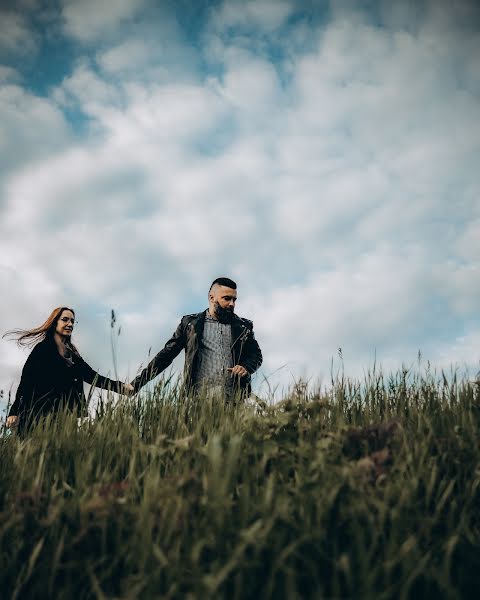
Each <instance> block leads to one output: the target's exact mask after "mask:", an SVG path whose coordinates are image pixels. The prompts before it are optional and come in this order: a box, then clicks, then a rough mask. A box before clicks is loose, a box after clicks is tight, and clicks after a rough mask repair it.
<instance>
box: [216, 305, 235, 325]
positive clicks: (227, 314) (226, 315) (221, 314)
mask: <svg viewBox="0 0 480 600" xmlns="http://www.w3.org/2000/svg"><path fill="white" fill-rule="evenodd" d="M233 314H234V313H233V308H222V307H221V306H220V304H219V303H218V302H215V316H216V317H217V320H218V321H219V322H220V323H231V322H232V321H233Z"/></svg>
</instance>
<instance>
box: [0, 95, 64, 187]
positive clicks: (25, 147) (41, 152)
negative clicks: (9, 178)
mask: <svg viewBox="0 0 480 600" xmlns="http://www.w3.org/2000/svg"><path fill="white" fill-rule="evenodd" d="M69 140H70V132H69V127H68V124H67V122H66V120H65V117H64V115H63V113H62V112H61V111H59V110H58V109H57V108H56V106H55V105H54V104H53V103H52V102H50V101H49V100H47V99H45V98H40V97H38V96H35V95H33V94H30V93H28V92H27V91H25V89H24V88H23V87H21V86H20V85H14V84H11V83H7V84H5V85H3V86H0V154H1V155H2V167H1V170H2V171H4V170H5V169H7V168H8V169H11V170H13V169H15V168H16V167H18V166H20V165H21V166H22V167H23V166H25V165H28V163H29V162H30V161H32V160H34V159H36V158H40V157H43V156H46V155H48V154H50V153H52V152H56V151H59V150H60V149H62V148H64V147H65V145H66V144H67V143H68V142H69ZM30 185H32V182H31V181H30Z"/></svg>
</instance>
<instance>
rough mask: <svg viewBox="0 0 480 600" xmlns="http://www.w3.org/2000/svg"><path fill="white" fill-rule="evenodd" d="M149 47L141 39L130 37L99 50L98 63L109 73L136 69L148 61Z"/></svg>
mask: <svg viewBox="0 0 480 600" xmlns="http://www.w3.org/2000/svg"><path fill="white" fill-rule="evenodd" d="M150 52H151V49H150V48H149V46H148V45H147V43H146V42H145V41H143V40H137V39H131V40H128V41H126V42H123V43H121V44H118V45H117V46H114V47H113V48H108V49H107V50H105V51H103V52H101V53H100V54H99V56H98V63H99V64H100V66H101V67H102V68H103V69H104V70H105V71H107V72H109V73H119V72H122V71H125V70H127V71H128V70H131V69H138V66H139V65H142V67H143V65H145V63H148V61H149V57H150Z"/></svg>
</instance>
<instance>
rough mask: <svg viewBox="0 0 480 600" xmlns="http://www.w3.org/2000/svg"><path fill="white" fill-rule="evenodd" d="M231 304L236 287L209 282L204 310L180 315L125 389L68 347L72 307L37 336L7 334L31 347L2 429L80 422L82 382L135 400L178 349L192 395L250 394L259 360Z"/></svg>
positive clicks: (248, 325) (247, 324) (249, 328)
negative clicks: (51, 420) (50, 418)
mask: <svg viewBox="0 0 480 600" xmlns="http://www.w3.org/2000/svg"><path fill="white" fill-rule="evenodd" d="M236 300H237V284H236V283H235V282H234V281H232V280H231V279H228V278H226V277H220V278H218V279H215V281H214V282H213V283H212V285H211V286H210V290H209V292H208V304H209V307H208V309H207V310H205V311H203V312H201V313H197V314H192V315H187V316H184V317H183V318H182V320H181V321H180V324H179V326H178V327H177V329H176V331H175V333H174V334H173V336H172V337H171V338H170V340H169V341H168V342H167V343H166V344H165V347H164V348H163V349H162V350H161V351H160V352H159V353H158V354H157V355H156V356H155V358H154V359H153V360H152V361H151V362H150V364H149V365H148V366H147V367H146V368H145V369H143V371H142V372H141V373H140V374H139V375H138V377H136V379H134V380H133V381H132V383H131V384H130V383H126V384H124V383H122V382H121V381H113V380H111V379H108V378H107V377H103V376H101V375H99V374H98V373H96V372H95V371H94V370H93V369H92V368H91V367H90V366H89V365H88V364H87V363H86V362H85V361H84V360H83V358H82V357H81V356H80V354H79V352H78V350H77V348H76V347H75V345H74V344H73V342H72V332H73V327H74V325H75V312H74V311H73V310H72V309H71V308H67V307H65V306H62V307H59V308H56V309H55V310H54V311H53V312H52V314H51V315H50V317H49V318H48V319H47V320H46V321H45V323H44V324H43V325H41V326H40V327H37V328H35V329H30V330H13V331H10V332H7V334H6V335H14V336H16V337H17V341H18V343H19V344H21V345H22V344H23V345H29V344H34V343H36V345H35V346H34V348H33V350H32V352H31V353H30V355H29V357H28V359H27V361H26V363H25V366H24V367H23V371H22V377H21V380H20V384H19V386H18V390H17V394H16V397H15V402H14V403H13V404H12V406H11V408H10V412H9V416H8V418H7V427H13V426H17V427H18V429H19V431H24V430H25V429H26V428H28V427H29V426H30V425H31V424H32V423H34V422H35V421H36V420H38V419H39V418H41V417H44V416H47V415H48V414H52V413H56V412H58V411H59V410H60V409H61V408H62V407H67V408H69V409H70V410H72V411H74V412H76V413H77V414H78V415H79V416H81V415H84V414H85V413H86V400H85V396H84V393H83V382H84V381H86V382H87V383H90V384H91V385H95V386H97V387H101V388H104V389H109V390H112V391H115V392H117V393H124V394H128V393H132V392H134V393H136V392H138V391H139V390H140V389H141V388H142V387H143V386H144V385H145V384H146V383H147V382H148V381H150V380H151V379H153V378H154V377H156V376H157V375H159V374H160V373H161V372H162V371H163V370H165V369H166V368H167V367H168V366H169V365H170V364H171V363H172V361H173V359H174V358H175V357H176V356H177V355H178V354H180V352H181V351H182V350H183V349H184V350H185V369H184V380H185V383H186V385H187V389H189V390H191V391H193V392H197V391H199V390H200V389H201V388H202V387H204V386H208V389H209V390H214V391H216V392H218V393H221V394H223V395H224V396H225V397H226V398H233V397H234V396H235V394H236V393H240V394H242V395H245V394H248V393H249V391H250V378H251V375H252V374H253V373H254V372H255V371H256V370H257V369H258V368H259V367H260V365H261V364H262V353H261V351H260V347H259V345H258V343H257V341H256V339H255V336H254V334H253V324H252V322H251V321H249V320H248V319H242V318H240V317H238V316H237V315H236V314H235V313H234V308H235V302H236Z"/></svg>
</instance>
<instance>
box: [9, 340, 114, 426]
mask: <svg viewBox="0 0 480 600" xmlns="http://www.w3.org/2000/svg"><path fill="white" fill-rule="evenodd" d="M72 359H73V364H69V363H68V362H67V361H66V360H65V359H64V358H63V357H62V356H61V355H60V353H59V351H58V348H57V344H56V343H55V340H54V338H53V337H51V336H49V337H47V338H46V339H45V340H43V341H41V342H39V343H38V344H37V345H36V346H35V347H34V348H33V350H32V351H31V353H30V355H29V357H28V358H27V361H26V363H25V365H24V367H23V371H22V377H21V380H20V384H19V386H18V389H17V394H16V397H15V402H14V403H13V404H12V406H11V408H10V412H9V415H10V416H12V415H16V416H18V427H19V429H23V428H24V427H25V426H26V425H28V424H30V423H31V422H32V421H34V420H36V419H37V418H38V417H41V416H45V415H47V414H49V413H56V412H58V411H59V410H60V409H61V408H62V407H68V408H70V409H71V410H72V411H74V412H76V413H77V414H78V415H79V416H80V415H82V414H85V413H86V400H85V395H84V393H83V382H84V381H86V382H87V383H90V384H93V385H96V386H97V387H102V388H107V389H111V390H113V391H115V392H117V391H120V390H121V386H122V384H121V382H119V381H112V380H111V379H108V378H107V377H102V376H101V375H99V374H98V373H96V372H95V371H94V370H93V369H92V368H91V367H90V366H89V365H88V364H87V363H86V362H85V361H84V360H83V358H82V357H81V356H79V355H78V354H75V353H73V356H72Z"/></svg>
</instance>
